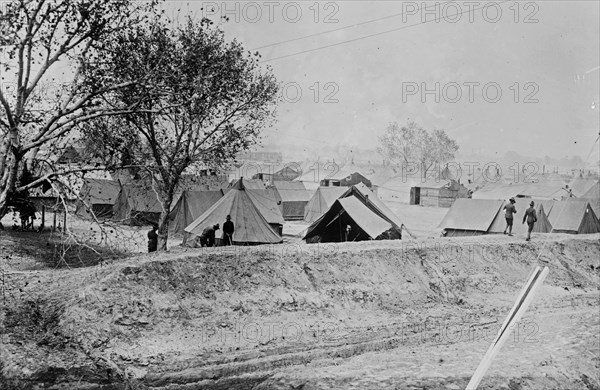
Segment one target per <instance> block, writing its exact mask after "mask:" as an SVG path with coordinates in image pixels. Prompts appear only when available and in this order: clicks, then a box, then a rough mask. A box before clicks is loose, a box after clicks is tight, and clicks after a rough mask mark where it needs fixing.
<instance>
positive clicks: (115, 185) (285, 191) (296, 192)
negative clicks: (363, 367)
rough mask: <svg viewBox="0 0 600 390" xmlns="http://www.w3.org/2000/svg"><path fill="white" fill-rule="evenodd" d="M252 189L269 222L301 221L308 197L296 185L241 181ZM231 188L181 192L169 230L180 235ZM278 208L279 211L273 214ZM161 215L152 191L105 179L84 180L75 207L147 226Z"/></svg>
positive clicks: (83, 213)
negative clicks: (271, 184)
mask: <svg viewBox="0 0 600 390" xmlns="http://www.w3.org/2000/svg"><path fill="white" fill-rule="evenodd" d="M244 186H245V187H246V188H247V189H249V190H251V192H252V194H253V197H254V201H255V203H257V204H258V205H259V207H261V205H262V209H263V211H264V214H265V215H266V216H267V217H268V219H269V220H270V221H273V222H272V223H275V224H278V225H283V220H302V219H303V218H304V210H305V207H306V204H307V203H308V200H309V199H310V194H309V193H308V191H306V189H305V188H304V186H303V184H302V183H299V182H275V183H274V186H272V187H269V188H265V186H264V184H263V183H262V182H260V181H255V180H244ZM229 190H230V188H225V189H220V190H212V191H209V190H202V191H180V192H179V193H178V194H176V197H175V200H174V202H173V207H172V208H171V217H170V218H171V220H172V221H173V227H172V230H173V232H175V233H183V229H184V228H185V227H186V226H187V225H188V224H189V223H191V220H190V219H191V218H192V216H198V215H200V214H202V212H204V211H206V210H207V209H208V208H209V207H210V206H212V205H213V204H215V203H216V202H217V201H218V200H219V199H220V198H221V197H223V196H224V195H225V193H227V192H228V191H229ZM275 209H279V210H278V211H274V210H275ZM161 212H162V204H161V202H160V200H159V196H158V194H157V193H156V192H154V191H153V190H152V189H148V188H146V187H143V186H139V185H134V184H120V183H119V182H117V181H112V180H105V179H86V180H85V182H84V184H83V185H82V188H81V190H80V200H79V201H78V202H77V204H76V214H77V215H79V216H80V217H83V218H90V217H92V214H93V215H94V216H95V217H96V218H99V219H108V218H112V219H114V220H115V221H119V222H121V223H124V224H130V225H146V224H152V223H157V222H158V219H159V217H160V214H161Z"/></svg>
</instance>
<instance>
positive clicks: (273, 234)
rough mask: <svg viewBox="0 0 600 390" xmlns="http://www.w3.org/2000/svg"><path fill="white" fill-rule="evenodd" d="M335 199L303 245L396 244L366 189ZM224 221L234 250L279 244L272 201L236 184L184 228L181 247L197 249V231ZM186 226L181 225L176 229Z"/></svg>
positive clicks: (387, 217) (393, 225) (392, 227)
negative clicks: (374, 241)
mask: <svg viewBox="0 0 600 390" xmlns="http://www.w3.org/2000/svg"><path fill="white" fill-rule="evenodd" d="M261 191H265V192H261ZM324 192H328V193H329V191H324ZM337 195H338V196H337V198H336V199H335V200H333V202H332V204H331V205H330V206H329V207H328V209H327V210H325V212H323V213H321V215H319V216H318V218H316V219H315V221H314V222H313V223H312V224H311V225H310V226H309V227H308V229H307V231H306V234H305V235H304V239H305V240H306V241H307V242H311V243H314V242H343V241H363V240H372V239H399V238H401V236H402V226H403V224H402V222H401V221H400V219H399V218H398V217H397V216H396V215H395V214H394V213H393V212H392V211H391V210H390V209H389V208H388V207H387V206H386V205H385V204H384V203H383V202H382V201H381V200H380V199H379V198H377V196H376V195H375V194H373V193H372V192H371V191H370V190H369V188H368V187H367V186H365V185H364V184H362V183H360V184H358V185H355V186H352V187H346V188H344V191H343V193H342V192H341V191H338V193H337ZM182 199H183V200H181V202H180V203H181V208H182V209H188V210H190V209H192V207H190V206H189V204H188V205H187V206H186V205H185V202H186V200H185V199H184V197H182ZM174 211H175V209H174ZM227 215H230V216H231V219H232V221H233V222H234V224H235V233H234V235H233V243H234V244H237V245H253V244H274V243H280V242H282V238H281V235H282V231H281V228H282V224H283V217H282V216H281V214H280V213H279V208H278V206H277V204H276V203H275V202H274V199H273V195H272V194H269V193H268V190H261V189H250V188H249V187H247V186H246V185H245V181H243V180H242V179H240V180H238V181H237V182H236V183H235V184H234V185H233V186H232V187H231V188H230V189H229V191H228V192H227V193H226V194H225V195H224V196H223V197H222V198H221V199H219V200H218V201H217V202H216V203H214V204H213V205H212V206H210V207H209V208H208V209H207V210H205V211H204V212H203V213H202V214H201V215H200V216H199V217H198V218H196V219H195V220H194V221H193V222H192V223H190V224H189V225H187V226H186V227H185V228H184V232H185V234H184V244H185V245H187V246H192V247H194V246H198V244H199V237H200V236H201V234H202V232H203V230H204V229H205V228H206V227H210V226H212V225H215V224H221V223H222V222H224V221H225V218H226V217H227ZM188 221H189V220H186V221H182V222H181V223H179V224H178V226H183V225H184V224H187V222H188ZM172 226H174V224H172Z"/></svg>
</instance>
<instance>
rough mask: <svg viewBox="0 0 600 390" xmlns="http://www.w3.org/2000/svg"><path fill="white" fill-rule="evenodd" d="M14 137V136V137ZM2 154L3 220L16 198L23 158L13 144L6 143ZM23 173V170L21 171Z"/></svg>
mask: <svg viewBox="0 0 600 390" xmlns="http://www.w3.org/2000/svg"><path fill="white" fill-rule="evenodd" d="M13 137H14V135H13ZM1 152H2V153H3V154H2V156H0V158H1V159H2V165H1V168H2V170H1V171H0V218H2V217H3V216H4V215H5V213H6V210H7V207H8V204H9V203H10V201H11V200H12V199H11V198H12V197H13V196H14V192H15V188H16V185H17V181H18V179H19V177H18V173H19V172H20V170H19V164H20V162H21V158H20V156H19V155H18V153H17V152H16V149H15V148H13V147H11V142H10V141H9V142H6V143H5V144H4V145H3V147H2V150H1ZM21 172H22V170H21Z"/></svg>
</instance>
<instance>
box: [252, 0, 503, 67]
mask: <svg viewBox="0 0 600 390" xmlns="http://www.w3.org/2000/svg"><path fill="white" fill-rule="evenodd" d="M508 1H509V0H503V1H500V2H498V3H496V4H499V5H501V4H504V3H506V2H508ZM485 7H487V5H484V6H481V7H475V8H472V9H468V10H466V11H462V12H457V13H455V14H453V15H445V16H443V17H440V18H435V19H432V20H426V21H424V22H420V23H415V24H410V25H408V26H402V27H398V28H394V29H391V30H386V31H382V32H378V33H374V34H369V35H365V36H362V37H358V38H354V39H349V40H346V41H342V42H337V43H332V44H330V45H325V46H319V47H315V48H313V49H307V50H302V51H299V52H296V53H291V54H286V55H283V56H279V57H274V58H269V59H268V60H264V61H260V62H261V63H264V62H271V61H275V60H280V59H283V58H288V57H293V56H297V55H300V54H306V53H311V52H313V51H317V50H322V49H328V48H331V47H335V46H339V45H344V44H346V43H352V42H357V41H361V40H363V39H367V38H372V37H376V36H380V35H384V34H389V33H392V32H396V31H400V30H404V29H407V28H410V27H416V26H419V25H421V24H426V23H431V22H435V21H438V20H440V19H442V18H446V17H448V16H453V17H454V16H458V15H463V14H465V13H467V12H472V11H475V10H479V9H483V8H485Z"/></svg>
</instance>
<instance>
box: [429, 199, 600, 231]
mask: <svg viewBox="0 0 600 390" xmlns="http://www.w3.org/2000/svg"><path fill="white" fill-rule="evenodd" d="M533 200H534V204H535V206H534V207H535V209H536V213H537V222H536V223H535V225H534V230H533V231H534V232H537V233H572V234H590V233H600V221H599V220H598V217H597V214H596V212H594V208H593V207H592V206H591V205H590V202H589V201H588V200H585V199H575V198H570V199H566V200H561V201H554V200H536V199H533ZM531 201H532V199H531V198H516V199H515V207H516V209H517V213H516V214H515V215H514V224H513V233H514V234H526V233H527V225H526V224H523V223H522V219H523V215H524V213H525V210H526V209H527V208H529V203H530V202H531ZM507 203H508V201H504V200H494V199H457V200H456V202H455V203H454V204H453V205H452V207H451V208H450V210H448V213H447V214H446V216H445V217H444V219H443V220H442V222H441V223H440V225H439V227H440V228H441V229H442V230H443V232H444V235H445V236H446V237H456V236H473V235H481V234H497V233H500V234H501V233H503V232H504V230H505V228H506V221H505V218H504V206H505V205H506V204H507Z"/></svg>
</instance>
